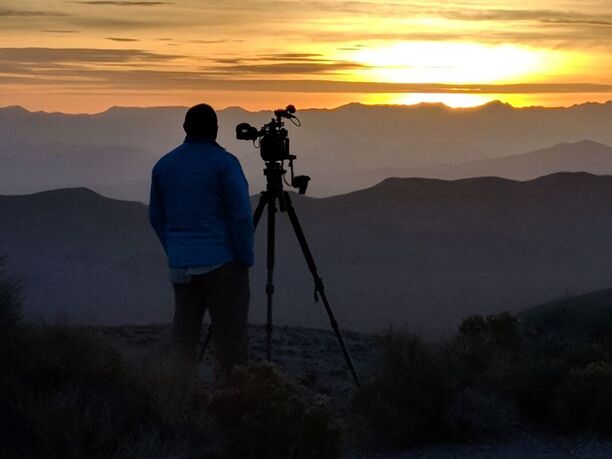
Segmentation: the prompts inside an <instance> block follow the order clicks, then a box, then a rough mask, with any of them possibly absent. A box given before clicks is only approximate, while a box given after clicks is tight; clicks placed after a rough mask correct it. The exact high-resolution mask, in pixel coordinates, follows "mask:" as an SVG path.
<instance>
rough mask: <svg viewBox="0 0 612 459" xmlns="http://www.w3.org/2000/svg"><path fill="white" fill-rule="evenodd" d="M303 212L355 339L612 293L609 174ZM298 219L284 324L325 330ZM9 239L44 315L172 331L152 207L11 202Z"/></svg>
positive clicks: (45, 198)
mask: <svg viewBox="0 0 612 459" xmlns="http://www.w3.org/2000/svg"><path fill="white" fill-rule="evenodd" d="M253 199H254V200H255V199H256V197H253ZM294 201H295V207H296V210H297V212H298V214H299V216H300V219H301V221H302V224H303V227H304V231H305V233H306V236H307V238H308V240H309V242H310V245H311V249H312V252H313V254H314V256H315V259H316V260H317V262H318V265H319V271H320V274H321V276H322V277H323V279H324V280H325V284H326V286H327V292H328V294H329V297H330V301H331V304H332V307H333V309H334V310H335V312H336V314H337V317H338V320H339V322H340V324H341V327H342V328H345V329H352V330H357V331H380V330H384V329H385V328H386V327H389V326H394V327H396V328H403V327H405V328H407V329H409V330H411V331H413V332H416V333H419V334H422V335H424V336H426V337H439V336H440V335H443V334H446V333H450V332H451V331H452V330H453V329H454V327H455V326H456V325H457V323H458V322H459V321H460V320H461V319H462V318H464V317H466V316H468V315H471V314H476V313H478V314H490V313H496V312H500V311H504V310H509V311H518V310H521V309H524V308H526V307H528V306H531V305H535V304H539V303H542V302H544V301H548V300H553V299H556V298H562V297H564V296H566V295H568V294H580V293H584V292H588V291H593V290H598V289H602V288H607V287H609V286H610V285H612V264H610V261H609V260H610V253H612V237H610V235H611V234H612V177H609V176H595V175H591V174H586V173H560V174H554V175H549V176H545V177H541V178H538V179H534V180H530V181H525V182H520V181H513V180H508V179H501V178H491V177H489V178H487V177H485V178H473V179H463V180H456V181H444V180H435V179H410V178H408V179H401V178H390V179H386V180H384V181H382V182H380V183H379V184H377V185H375V186H373V187H371V188H368V189H364V190H360V191H356V192H352V193H348V194H344V195H337V196H333V197H329V198H309V197H304V196H299V195H296V196H295V198H294ZM287 220H288V219H287V218H286V216H285V215H283V214H279V215H278V230H277V234H278V244H277V266H276V271H275V273H276V279H275V283H276V294H275V321H276V323H277V324H279V325H282V324H289V325H301V326H313V327H327V319H326V317H325V313H324V310H323V306H322V305H321V304H320V303H319V304H315V303H314V301H313V300H314V299H313V291H314V287H313V284H312V280H311V279H310V276H309V273H308V271H307V269H306V264H305V262H304V260H303V259H302V256H301V253H300V252H299V247H298V245H297V242H296V241H295V238H294V237H293V235H292V234H291V227H290V225H289V224H288V221H287ZM262 224H265V222H263V223H262ZM264 230H265V228H259V229H258V232H257V238H256V239H257V240H256V260H257V261H256V265H255V267H254V268H253V269H252V278H251V282H252V309H251V320H252V321H253V322H255V323H261V322H263V321H264V320H265V294H264V284H265V268H264V265H265V262H264V260H265V240H264V239H265V238H264V237H263V235H264V234H265V231H264ZM0 241H1V242H0V253H4V254H6V255H7V257H8V258H7V263H8V266H7V267H8V269H10V270H11V271H12V272H14V273H15V274H16V275H17V276H18V277H19V278H20V279H21V280H22V281H23V284H24V294H25V297H26V305H27V309H26V312H27V314H28V315H30V316H32V317H39V318H43V319H46V320H50V321H55V320H60V321H62V320H67V321H74V322H83V323H95V324H120V323H136V324H137V323H141V324H143V323H152V322H167V321H169V320H170V319H171V314H172V295H171V288H170V284H169V282H168V280H167V273H166V268H165V259H164V255H163V253H162V249H161V247H160V245H159V243H158V242H157V241H156V239H155V236H154V234H153V232H152V231H151V229H150V228H149V227H148V223H147V221H146V207H145V206H144V205H142V204H140V203H137V202H125V201H119V200H114V199H109V198H106V197H103V196H101V195H99V194H97V193H94V192H92V191H90V190H87V189H83V188H77V189H63V190H55V191H48V192H43V193H37V194H32V195H24V196H2V197H0Z"/></svg>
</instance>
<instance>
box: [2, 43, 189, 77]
mask: <svg viewBox="0 0 612 459" xmlns="http://www.w3.org/2000/svg"><path fill="white" fill-rule="evenodd" d="M179 57H181V56H175V55H168V54H160V53H152V52H148V51H142V50H138V49H96V48H0V71H1V69H2V64H3V62H13V63H25V64H50V63H68V62H71V63H130V62H164V61H171V60H174V59H177V58H179Z"/></svg>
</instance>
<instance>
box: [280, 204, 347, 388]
mask: <svg viewBox="0 0 612 459" xmlns="http://www.w3.org/2000/svg"><path fill="white" fill-rule="evenodd" d="M285 204H286V207H287V214H288V215H289V220H291V225H292V226H293V230H294V231H295V235H296V236H297V239H298V242H299V243H300V248H301V249H302V253H303V254H304V258H305V259H306V263H307V264H308V269H309V270H310V273H311V274H312V278H313V280H314V283H315V289H316V291H317V292H318V294H319V296H320V297H321V299H322V300H323V304H324V305H325V310H326V311H327V315H328V317H329V322H330V324H331V327H332V328H333V330H334V332H335V333H336V337H337V338H338V342H339V343H340V347H341V348H342V353H343V354H344V358H345V359H346V363H347V365H348V367H349V370H350V371H351V374H352V376H353V379H354V380H355V384H356V385H357V386H359V378H358V377H357V372H356V371H355V366H354V365H353V359H351V355H350V354H349V351H348V349H347V347H346V344H345V342H344V338H343V337H342V333H340V328H339V327H338V322H337V321H336V318H335V317H334V312H333V311H332V308H331V306H330V305H329V301H328V300H327V295H326V294H325V286H324V285H323V279H321V277H320V276H319V273H318V271H317V265H316V264H315V261H314V258H313V257H312V253H311V252H310V248H309V247H308V242H307V241H306V237H305V236H304V232H303V231H302V226H301V225H300V221H299V220H298V217H297V214H296V213H295V209H294V208H293V204H292V203H291V198H290V196H289V193H287V192H285Z"/></svg>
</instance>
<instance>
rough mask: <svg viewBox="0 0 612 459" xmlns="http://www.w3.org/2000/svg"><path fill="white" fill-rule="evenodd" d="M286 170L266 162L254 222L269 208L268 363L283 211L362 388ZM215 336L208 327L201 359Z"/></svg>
mask: <svg viewBox="0 0 612 459" xmlns="http://www.w3.org/2000/svg"><path fill="white" fill-rule="evenodd" d="M285 172H286V171H285V169H283V167H282V164H281V163H278V162H276V161H268V162H266V168H265V169H264V175H265V176H266V179H267V185H266V191H264V192H262V193H261V196H260V198H259V203H258V205H257V207H256V208H255V212H254V214H253V220H254V223H255V228H257V225H258V224H259V221H260V219H261V216H262V214H263V211H264V208H265V207H266V206H268V216H267V218H268V228H267V230H268V231H267V254H266V270H267V281H266V298H267V318H266V319H267V320H266V357H267V359H268V361H271V360H272V332H273V325H272V298H273V295H274V258H275V233H276V213H277V212H278V211H279V210H280V212H283V213H285V212H286V213H287V215H288V216H289V220H290V221H291V226H292V227H293V231H294V232H295V235H296V237H297V240H298V242H299V244H300V248H301V249H302V254H303V255H304V258H305V260H306V264H307V265H308V269H309V270H310V273H311V274H312V278H313V281H314V284H315V299H318V297H320V298H321V300H322V301H323V305H324V306H325V311H326V312H327V315H328V317H329V322H330V324H331V327H332V329H333V330H334V333H335V334H336V337H337V338H338V343H339V344H340V348H341V349H342V353H343V354H344V358H345V360H346V363H347V365H348V368H349V370H350V372H351V375H352V376H353V380H354V381H355V384H356V385H357V386H359V378H358V377H357V372H356V371H355V366H354V365H353V360H352V359H351V356H350V354H349V352H348V349H347V347H346V343H345V342H344V338H343V337H342V334H341V333H340V328H339V327H338V322H337V321H336V318H335V317H334V312H333V311H332V309H331V306H330V304H329V301H328V299H327V295H326V294H325V287H324V285H323V280H322V279H321V277H320V276H319V273H318V271H317V266H316V264H315V261H314V258H313V256H312V253H311V252H310V248H309V247H308V242H307V241H306V237H305V236H304V232H303V231H302V227H301V225H300V222H299V220H298V216H297V214H296V212H295V209H294V208H293V204H292V202H291V197H290V196H289V193H288V192H286V191H285V190H284V189H283V175H284V174H285ZM277 202H278V209H277V207H276V203H277ZM211 333H212V327H209V330H208V334H207V336H206V339H205V341H204V344H203V346H202V349H201V351H200V359H201V358H202V356H203V354H204V352H205V350H206V347H207V346H208V343H209V342H210V337H211Z"/></svg>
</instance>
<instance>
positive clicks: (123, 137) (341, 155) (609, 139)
mask: <svg viewBox="0 0 612 459" xmlns="http://www.w3.org/2000/svg"><path fill="white" fill-rule="evenodd" d="M273 108H276V107H271V109H273ZM298 109H299V107H298ZM184 113H185V108H181V107H152V108H121V107H113V108H111V109H109V110H107V111H105V112H102V113H98V114H94V115H66V114H60V113H44V112H36V113H31V112H28V111H26V110H24V109H22V108H20V107H9V108H5V109H3V110H0V193H3V194H15V193H30V192H35V191H42V190H45V189H51V188H64V187H74V186H86V187H88V188H92V189H94V190H96V191H98V192H101V193H103V194H105V195H108V196H113V197H116V198H120V199H129V200H139V201H141V202H146V200H147V197H148V181H149V174H150V169H151V167H152V165H153V164H154V163H155V161H156V160H157V159H158V158H159V157H161V156H162V155H163V154H164V153H166V152H167V151H169V150H170V149H172V148H173V147H174V146H176V145H177V144H179V143H181V142H182V141H183V138H184V133H183V131H182V128H181V126H182V122H183V117H184ZM271 116H272V113H271V112H269V111H268V112H266V111H259V112H248V111H245V110H242V109H240V108H236V107H232V108H228V109H225V110H220V111H219V123H220V136H219V142H220V143H221V144H222V145H224V146H225V147H226V148H227V149H228V150H229V151H231V152H233V153H235V154H236V155H237V156H238V157H239V159H240V160H241V162H242V164H243V167H244V169H245V172H246V175H247V178H248V179H249V182H250V183H251V189H252V190H253V191H255V190H259V189H262V188H263V187H264V181H263V174H262V168H263V162H262V160H261V158H260V156H259V152H258V151H257V150H256V149H254V148H253V145H252V144H251V143H250V142H244V141H239V140H236V138H235V130H234V128H235V126H236V125H237V124H238V123H240V122H249V123H251V124H252V125H254V126H257V127H260V126H261V125H262V124H263V123H265V122H268V121H269V120H270V118H271ZM298 116H299V117H300V119H301V121H302V127H301V128H297V127H294V126H292V125H291V124H288V130H289V134H290V138H291V142H292V143H291V145H292V147H291V148H292V152H293V153H294V154H296V155H297V156H298V160H297V162H296V166H297V167H298V168H299V171H300V173H305V174H308V175H310V176H311V177H312V178H313V180H312V182H311V186H310V194H311V195H314V196H329V195H334V194H340V193H346V192H349V191H354V190H358V189H362V188H365V187H367V186H372V185H374V184H376V183H377V182H379V181H381V180H383V179H384V178H386V177H388V176H398V175H415V174H418V172H419V171H427V170H430V171H432V170H433V172H434V173H431V174H429V176H441V177H442V175H440V174H438V175H436V173H435V168H437V167H439V166H441V165H446V166H445V167H447V168H448V167H451V168H454V167H455V165H458V164H462V163H466V162H469V161H473V160H492V159H495V158H499V157H502V156H507V155H516V154H517V153H523V152H527V151H535V150H539V149H542V148H547V147H550V146H552V145H556V144H559V143H563V142H565V143H574V142H579V141H581V140H584V139H589V140H592V141H594V142H599V143H602V144H607V145H612V129H610V126H612V102H608V103H605V104H583V105H577V106H573V107H569V108H542V107H531V108H513V107H511V106H508V105H506V104H501V103H493V102H492V103H490V104H487V105H484V106H481V107H473V108H464V109H451V108H448V107H446V106H443V105H441V104H419V105H416V106H367V105H360V104H349V105H345V106H342V107H338V108H336V109H329V110H328V109H309V110H298ZM432 168H433V169H432ZM551 172H557V171H556V170H550V171H547V173H551ZM589 172H594V173H601V172H600V171H597V170H590V171H589ZM423 173H425V172H423ZM451 173H452V171H451ZM445 174H447V175H444V177H449V178H455V177H456V175H455V176H452V175H448V174H449V172H448V171H447V172H445ZM486 175H489V174H486Z"/></svg>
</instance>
